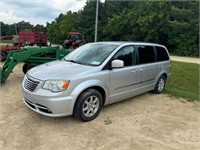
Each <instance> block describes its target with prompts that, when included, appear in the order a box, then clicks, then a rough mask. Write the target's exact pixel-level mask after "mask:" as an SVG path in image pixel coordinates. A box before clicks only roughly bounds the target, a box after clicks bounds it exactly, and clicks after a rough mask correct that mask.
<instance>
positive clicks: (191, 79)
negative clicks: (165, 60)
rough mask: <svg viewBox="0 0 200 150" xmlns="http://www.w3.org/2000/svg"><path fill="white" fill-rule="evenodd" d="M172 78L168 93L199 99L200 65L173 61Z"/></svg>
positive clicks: (167, 88)
mask: <svg viewBox="0 0 200 150" xmlns="http://www.w3.org/2000/svg"><path fill="white" fill-rule="evenodd" d="M171 73H172V74H171V79H170V81H169V82H168V83H167V86H166V90H165V91H166V93H168V94H170V95H172V96H176V97H183V98H185V99H187V100H192V101H193V100H199V65H198V64H193V63H184V62H176V61H172V72H171Z"/></svg>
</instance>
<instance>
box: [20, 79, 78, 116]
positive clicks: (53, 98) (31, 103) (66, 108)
mask: <svg viewBox="0 0 200 150" xmlns="http://www.w3.org/2000/svg"><path fill="white" fill-rule="evenodd" d="M24 82H25V81H23V83H22V93H23V101H24V103H25V104H26V106H27V107H29V108H30V109H31V110H33V111H35V112H37V113H40V114H42V115H45V116H49V117H62V116H69V115H72V114H73V108H74V103H75V99H74V98H73V96H70V95H66V91H63V92H58V93H53V92H51V91H48V90H45V89H42V88H41V86H42V85H40V84H39V85H38V87H37V88H36V89H35V90H34V91H29V90H27V89H26V88H25V87H24V86H23V85H24Z"/></svg>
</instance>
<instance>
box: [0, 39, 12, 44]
mask: <svg viewBox="0 0 200 150" xmlns="http://www.w3.org/2000/svg"><path fill="white" fill-rule="evenodd" d="M0 43H2V44H12V40H0Z"/></svg>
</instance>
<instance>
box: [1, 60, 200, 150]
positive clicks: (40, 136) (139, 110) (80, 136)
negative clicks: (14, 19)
mask: <svg viewBox="0 0 200 150" xmlns="http://www.w3.org/2000/svg"><path fill="white" fill-rule="evenodd" d="M21 67H22V64H19V65H18V66H17V67H16V68H15V70H14V72H13V73H12V74H11V76H10V77H9V79H8V80H7V81H6V83H5V84H4V85H2V86H1V87H0V149H1V150H13V149H17V150H21V149H24V150H41V149H42V150H43V149H47V150H49V149H56V150H63V149H65V150H80V149H84V150H116V149H119V150H199V149H200V104H199V102H187V101H186V100H184V99H177V98H173V97H170V96H169V95H165V94H160V95H155V94H152V93H146V94H143V95H140V96H137V97H135V98H132V99H128V100H126V101H123V102H119V103H116V104H113V105H109V106H106V107H104V108H103V109H102V111H101V113H100V115H99V116H98V117H97V118H96V119H95V120H93V121H91V122H87V123H83V122H80V121H78V120H76V119H75V118H74V117H72V116H70V117H64V118H49V117H45V116H42V115H40V114H37V113H35V112H33V111H31V110H30V109H29V108H27V107H26V106H25V104H24V103H23V101H22V93H21V81H22V78H23V76H24V75H23V73H22V71H21ZM105 121H106V122H107V123H108V124H107V125H106V124H105ZM109 123H110V124H109Z"/></svg>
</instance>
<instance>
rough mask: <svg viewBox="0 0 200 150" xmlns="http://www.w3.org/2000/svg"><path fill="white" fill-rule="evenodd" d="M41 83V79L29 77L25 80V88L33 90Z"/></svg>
mask: <svg viewBox="0 0 200 150" xmlns="http://www.w3.org/2000/svg"><path fill="white" fill-rule="evenodd" d="M39 83H40V82H39V81H34V80H32V79H30V78H28V77H27V78H26V79H25V81H24V88H25V89H27V90H28V91H31V92H33V91H34V90H35V89H36V87H37V86H38V84H39Z"/></svg>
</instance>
